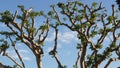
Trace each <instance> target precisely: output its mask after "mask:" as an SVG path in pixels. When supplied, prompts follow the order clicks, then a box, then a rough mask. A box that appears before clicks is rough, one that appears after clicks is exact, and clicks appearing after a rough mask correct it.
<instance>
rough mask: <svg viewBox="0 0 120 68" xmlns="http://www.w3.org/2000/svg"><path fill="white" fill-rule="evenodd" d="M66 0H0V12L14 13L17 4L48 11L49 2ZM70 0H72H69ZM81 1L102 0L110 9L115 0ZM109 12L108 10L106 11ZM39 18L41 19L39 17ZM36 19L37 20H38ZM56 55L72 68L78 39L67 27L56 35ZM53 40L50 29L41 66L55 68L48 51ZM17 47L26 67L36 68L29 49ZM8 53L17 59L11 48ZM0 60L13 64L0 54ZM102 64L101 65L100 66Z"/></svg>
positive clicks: (63, 0) (83, 0) (88, 0)
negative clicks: (8, 11)
mask: <svg viewBox="0 0 120 68" xmlns="http://www.w3.org/2000/svg"><path fill="white" fill-rule="evenodd" d="M67 1H68V0H1V1H0V12H1V11H5V10H10V11H11V12H12V13H14V12H15V11H16V10H18V8H17V5H24V6H25V8H26V9H28V8H29V7H33V10H35V11H40V10H43V11H45V12H48V11H49V10H51V8H50V5H51V4H57V3H58V2H67ZM70 1H72V0H70ZM80 1H81V2H83V3H86V4H89V5H90V4H91V3H92V2H94V1H95V2H98V3H100V2H103V6H105V7H107V9H111V4H115V2H114V1H115V0H80ZM108 12H109V13H111V12H110V11H108ZM40 20H41V19H40ZM40 20H38V21H40ZM0 26H1V27H0V28H2V29H3V28H4V27H5V26H4V25H0ZM58 37H59V39H58V41H59V42H58V55H59V57H60V60H61V62H62V64H63V65H67V67H68V68H72V67H73V64H74V63H75V60H76V57H77V50H76V46H75V45H76V44H77V41H78V39H77V38H75V37H76V33H75V32H71V31H70V30H68V29H67V28H64V29H60V32H59V35H58ZM53 40H54V32H53V30H51V31H50V33H49V36H48V38H47V39H46V43H45V45H46V46H44V49H45V50H44V52H45V55H44V57H43V68H57V64H56V61H55V60H54V58H52V57H51V56H49V54H48V52H49V51H50V50H51V49H52V48H53ZM17 45H18V46H17V48H18V50H19V52H20V54H21V55H22V56H23V59H24V61H25V64H26V68H37V67H36V62H35V61H34V59H35V57H34V56H33V55H32V53H31V51H30V50H29V49H28V48H26V47H25V46H24V44H21V43H18V44H17ZM8 53H10V55H11V56H13V57H14V58H15V59H16V60H18V58H17V55H15V53H14V51H13V49H12V48H10V49H9V50H8ZM0 62H3V63H4V64H7V65H13V64H14V63H12V62H11V61H10V60H9V59H6V57H2V56H0ZM119 65H120V61H118V62H116V63H112V65H111V66H110V67H109V68H113V67H118V66H119ZM103 66H104V63H103V65H102V66H101V68H102V67H103Z"/></svg>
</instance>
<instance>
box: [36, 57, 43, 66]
mask: <svg viewBox="0 0 120 68" xmlns="http://www.w3.org/2000/svg"><path fill="white" fill-rule="evenodd" d="M36 63H37V66H38V68H42V57H41V56H36Z"/></svg>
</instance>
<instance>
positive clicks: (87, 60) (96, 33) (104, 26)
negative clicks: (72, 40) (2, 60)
mask: <svg viewBox="0 0 120 68" xmlns="http://www.w3.org/2000/svg"><path fill="white" fill-rule="evenodd" d="M50 7H51V8H52V10H51V11H49V12H48V13H44V11H39V12H38V11H34V10H32V8H30V9H28V10H26V8H25V7H24V6H22V5H18V8H19V9H20V12H21V13H20V14H18V11H16V12H15V13H14V14H13V13H11V12H10V11H9V10H6V11H5V12H0V23H3V24H4V25H6V27H5V28H7V29H8V30H1V31H0V34H1V38H0V54H1V55H2V56H6V57H8V58H9V59H10V60H11V61H13V62H14V63H15V65H17V67H20V68H25V63H24V61H23V58H22V57H21V55H20V53H19V51H18V49H17V48H16V46H17V45H16V44H17V43H23V44H24V46H27V47H28V48H29V49H30V50H31V51H32V54H33V55H34V56H35V58H36V59H35V60H36V64H37V67H38V68H44V67H42V58H43V57H44V46H47V45H44V43H45V40H46V38H47V37H48V35H49V31H50V30H51V29H54V33H55V35H54V36H55V37H54V41H52V42H53V43H54V47H53V49H52V50H51V51H50V52H49V55H51V56H52V57H53V58H55V60H56V62H57V64H58V68H67V66H66V65H63V64H62V62H61V60H60V59H59V55H58V53H59V52H58V51H57V49H58V42H59V41H58V34H59V30H60V28H59V27H61V26H62V28H68V29H69V30H70V31H72V32H76V33H77V39H78V43H77V44H76V45H74V46H75V47H76V49H77V50H78V54H76V55H77V57H76V61H75V64H73V67H74V68H79V67H80V68H87V67H89V68H99V66H100V65H101V64H102V62H104V61H105V60H108V62H106V64H105V66H104V67H105V68H107V67H108V66H109V65H110V64H111V63H112V62H113V61H117V60H120V40H119V38H120V31H119V29H120V19H119V16H118V14H119V11H118V9H115V5H111V10H112V11H111V12H112V13H111V14H108V13H107V10H106V8H105V7H103V6H102V2H101V3H96V2H93V3H92V4H91V6H90V5H86V4H84V3H81V2H80V1H72V2H67V3H62V2H59V3H58V4H55V5H51V6H50ZM61 15H62V16H61ZM38 17H39V18H42V19H44V20H45V21H44V23H38V22H36V21H35V20H37V18H38ZM18 20H19V22H18ZM35 24H38V25H37V26H36V25H35ZM39 24H40V25H39ZM106 39H108V40H109V42H110V43H108V44H105V42H106ZM108 40H107V41H108ZM11 47H13V48H14V50H15V52H16V54H17V56H18V58H19V60H20V62H19V61H16V60H15V59H14V58H13V57H11V56H10V55H9V53H7V51H6V50H7V49H9V48H11ZM73 53H74V52H73ZM63 55H64V53H63ZM113 55H116V56H115V57H113ZM70 57H72V56H70ZM70 60H72V59H70ZM70 60H67V61H68V62H69V61H70ZM71 65H72V64H71ZM14 67H16V66H14Z"/></svg>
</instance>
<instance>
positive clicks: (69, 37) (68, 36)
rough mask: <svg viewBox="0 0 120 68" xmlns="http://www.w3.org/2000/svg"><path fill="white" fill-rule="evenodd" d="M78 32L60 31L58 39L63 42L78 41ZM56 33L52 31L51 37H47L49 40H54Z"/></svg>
mask: <svg viewBox="0 0 120 68" xmlns="http://www.w3.org/2000/svg"><path fill="white" fill-rule="evenodd" d="M76 35H77V33H75V32H72V31H67V32H59V33H58V41H59V42H62V43H70V42H71V41H77V40H78V39H77V37H76ZM54 38H55V33H52V34H51V36H50V37H48V38H47V39H46V41H47V42H51V41H54Z"/></svg>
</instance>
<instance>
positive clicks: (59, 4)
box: [57, 2, 65, 8]
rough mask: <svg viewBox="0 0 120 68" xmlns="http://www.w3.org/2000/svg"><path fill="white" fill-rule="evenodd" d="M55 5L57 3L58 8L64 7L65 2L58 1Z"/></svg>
mask: <svg viewBox="0 0 120 68" xmlns="http://www.w3.org/2000/svg"><path fill="white" fill-rule="evenodd" d="M57 5H58V7H59V8H64V7H65V4H64V3H61V2H59V3H58V4H57Z"/></svg>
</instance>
